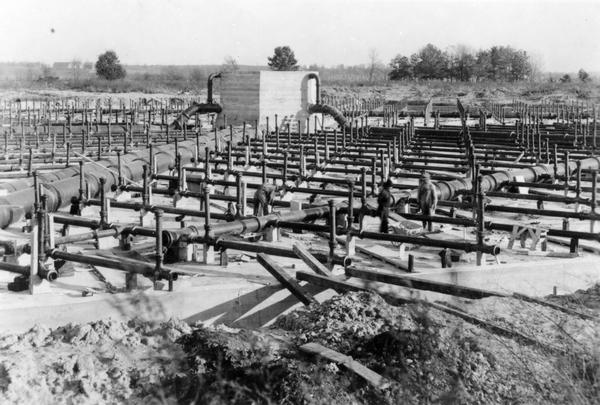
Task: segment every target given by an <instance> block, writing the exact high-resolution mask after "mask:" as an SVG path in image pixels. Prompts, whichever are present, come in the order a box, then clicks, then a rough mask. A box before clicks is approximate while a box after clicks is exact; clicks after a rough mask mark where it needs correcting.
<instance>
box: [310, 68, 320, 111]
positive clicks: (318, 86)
mask: <svg viewBox="0 0 600 405" xmlns="http://www.w3.org/2000/svg"><path fill="white" fill-rule="evenodd" d="M306 76H307V77H308V78H309V79H315V81H316V82H317V96H316V103H317V104H321V79H320V78H319V75H318V74H316V73H309V74H308V75H306Z"/></svg>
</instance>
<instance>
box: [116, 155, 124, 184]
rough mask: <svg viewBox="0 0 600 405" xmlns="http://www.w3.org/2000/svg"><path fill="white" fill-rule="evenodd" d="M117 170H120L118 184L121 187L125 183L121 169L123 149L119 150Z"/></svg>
mask: <svg viewBox="0 0 600 405" xmlns="http://www.w3.org/2000/svg"><path fill="white" fill-rule="evenodd" d="M117 171H118V177H117V185H118V186H119V187H121V186H122V185H123V174H122V171H121V151H117Z"/></svg>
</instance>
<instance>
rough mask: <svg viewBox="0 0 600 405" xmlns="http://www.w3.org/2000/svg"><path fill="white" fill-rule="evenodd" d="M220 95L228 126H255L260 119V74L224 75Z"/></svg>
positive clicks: (239, 73)
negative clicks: (247, 124) (255, 122)
mask: <svg viewBox="0 0 600 405" xmlns="http://www.w3.org/2000/svg"><path fill="white" fill-rule="evenodd" d="M220 93H221V105H222V106H223V113H222V114H225V115H226V116H227V123H228V124H233V125H240V124H242V122H244V121H246V122H247V123H249V124H251V125H254V121H255V120H257V119H258V117H259V104H260V102H259V95H260V72H235V73H223V75H222V78H221V92H220Z"/></svg>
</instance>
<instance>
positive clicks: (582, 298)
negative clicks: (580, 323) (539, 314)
mask: <svg viewBox="0 0 600 405" xmlns="http://www.w3.org/2000/svg"><path fill="white" fill-rule="evenodd" d="M546 299H547V300H549V301H552V302H556V303H557V304H562V305H566V306H568V307H570V308H573V309H576V310H580V311H585V312H589V311H592V312H595V313H596V314H598V312H600V283H598V284H595V285H594V286H592V287H590V288H588V289H587V290H577V291H575V292H574V293H573V294H568V295H558V296H555V295H549V296H548V297H546Z"/></svg>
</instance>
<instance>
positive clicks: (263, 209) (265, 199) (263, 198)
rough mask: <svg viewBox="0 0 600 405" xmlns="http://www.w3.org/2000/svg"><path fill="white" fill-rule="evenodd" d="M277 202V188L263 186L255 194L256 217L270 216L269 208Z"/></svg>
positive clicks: (269, 185)
mask: <svg viewBox="0 0 600 405" xmlns="http://www.w3.org/2000/svg"><path fill="white" fill-rule="evenodd" d="M274 200H275V187H274V186H273V185H271V184H261V185H260V186H259V187H258V189H257V190H256V192H255V193H254V216H259V215H267V214H269V206H270V205H271V204H273V201H274Z"/></svg>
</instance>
